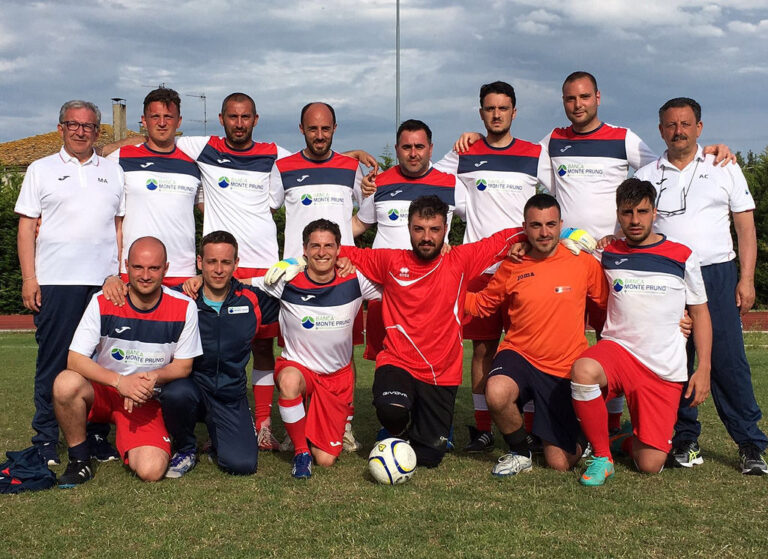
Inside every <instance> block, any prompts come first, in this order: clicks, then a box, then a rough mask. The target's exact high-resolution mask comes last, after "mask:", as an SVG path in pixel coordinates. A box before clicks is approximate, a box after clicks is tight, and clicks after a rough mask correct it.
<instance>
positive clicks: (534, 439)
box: [525, 433, 544, 454]
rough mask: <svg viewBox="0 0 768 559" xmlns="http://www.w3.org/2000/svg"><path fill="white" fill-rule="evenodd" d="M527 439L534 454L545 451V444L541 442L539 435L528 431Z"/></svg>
mask: <svg viewBox="0 0 768 559" xmlns="http://www.w3.org/2000/svg"><path fill="white" fill-rule="evenodd" d="M525 440H526V442H527V443H528V449H529V450H530V451H531V452H532V453H533V454H543V453H544V444H543V443H542V442H541V439H540V438H539V437H538V435H534V434H533V433H528V434H527V435H526V436H525Z"/></svg>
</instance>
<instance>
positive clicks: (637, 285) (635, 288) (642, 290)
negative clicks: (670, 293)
mask: <svg viewBox="0 0 768 559" xmlns="http://www.w3.org/2000/svg"><path fill="white" fill-rule="evenodd" d="M613 290H614V291H615V292H616V293H619V292H621V291H625V292H631V293H638V294H641V295H664V294H665V293H666V292H667V284H666V283H665V282H664V281H663V280H661V281H658V280H653V279H650V278H645V279H633V278H626V279H615V280H613Z"/></svg>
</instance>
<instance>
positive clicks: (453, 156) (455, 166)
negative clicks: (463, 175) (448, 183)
mask: <svg viewBox="0 0 768 559" xmlns="http://www.w3.org/2000/svg"><path fill="white" fill-rule="evenodd" d="M434 167H435V169H437V170H438V171H442V172H443V173H450V174H452V175H455V174H456V171H458V170H459V154H458V153H456V152H455V151H453V150H451V151H449V152H448V153H446V154H445V155H444V156H443V158H442V159H441V160H440V161H438V162H437V163H435V165H434Z"/></svg>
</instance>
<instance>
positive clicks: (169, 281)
mask: <svg viewBox="0 0 768 559" xmlns="http://www.w3.org/2000/svg"><path fill="white" fill-rule="evenodd" d="M190 277H192V276H165V277H164V278H163V285H164V286H166V287H176V286H177V285H181V284H182V283H184V282H185V281H187V280H188V279H190ZM120 279H121V280H122V282H123V283H128V274H120Z"/></svg>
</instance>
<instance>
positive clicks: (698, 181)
mask: <svg viewBox="0 0 768 559" xmlns="http://www.w3.org/2000/svg"><path fill="white" fill-rule="evenodd" d="M666 156H667V153H666V152H664V155H663V156H661V157H660V158H659V159H658V160H657V161H654V162H653V163H651V164H649V165H646V166H645V167H643V168H642V169H640V170H639V171H638V172H637V173H636V174H635V176H636V177H637V178H639V179H642V180H647V181H650V182H651V183H652V184H653V186H654V188H656V192H657V202H656V209H657V215H656V222H655V223H654V229H656V231H658V232H659V233H663V234H664V235H668V236H669V237H672V238H675V239H680V241H682V242H683V243H685V244H687V245H688V246H689V247H691V248H693V249H694V250H695V251H696V255H697V256H698V257H699V258H700V259H701V265H702V266H708V265H710V264H719V263H722V262H730V261H731V260H733V259H734V258H735V257H736V253H735V252H734V250H733V238H732V237H731V212H734V213H738V212H746V211H750V210H754V209H755V200H754V199H753V198H752V194H750V192H749V186H748V185H747V181H746V179H745V178H744V173H742V172H741V168H739V166H738V165H733V164H728V165H726V166H725V167H721V166H719V165H715V158H714V156H713V155H707V156H705V155H704V153H703V151H702V149H701V146H699V148H698V150H697V153H696V157H694V159H693V161H691V162H690V163H689V164H688V165H686V166H685V168H684V169H682V170H681V169H678V168H677V167H675V166H674V165H672V164H671V163H670V162H669V161H668V160H667V157H666Z"/></svg>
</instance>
